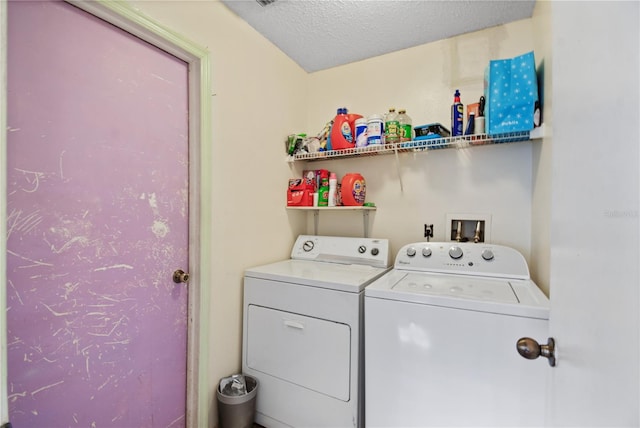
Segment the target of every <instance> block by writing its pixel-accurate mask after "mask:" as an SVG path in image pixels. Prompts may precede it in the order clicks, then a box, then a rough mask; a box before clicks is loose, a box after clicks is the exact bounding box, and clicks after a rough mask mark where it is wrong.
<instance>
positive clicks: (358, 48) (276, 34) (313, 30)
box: [221, 0, 535, 72]
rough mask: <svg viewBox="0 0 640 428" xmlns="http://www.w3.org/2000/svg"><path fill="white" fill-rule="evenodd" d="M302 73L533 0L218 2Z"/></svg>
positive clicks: (508, 15) (518, 11)
mask: <svg viewBox="0 0 640 428" xmlns="http://www.w3.org/2000/svg"><path fill="white" fill-rule="evenodd" d="M221 1H222V2H223V3H224V4H226V5H227V7H229V9H231V10H232V11H233V12H235V13H236V14H237V15H238V16H239V17H240V18H242V19H243V20H245V21H246V22H247V23H248V24H249V25H251V26H252V27H253V28H255V29H256V30H257V31H258V32H259V33H261V34H262V35H263V36H265V37H266V38H267V39H269V40H270V41H271V42H272V43H273V44H274V45H276V46H277V47H278V48H280V50H282V51H283V52H284V53H285V54H287V55H288V56H289V57H290V58H291V59H293V60H294V61H295V62H296V63H298V64H299V65H300V66H301V67H302V68H303V69H305V70H306V71H307V72H313V71H318V70H323V69H326V68H331V67H335V66H338V65H343V64H348V63H350V62H354V61H359V60H362V59H366V58H371V57H374V56H378V55H382V54H386V53H389V52H394V51H397V50H400V49H405V48H409V47H412V46H418V45H421V44H424V43H429V42H433V41H436V40H441V39H445V38H448V37H452V36H455V35H458V34H464V33H468V32H471V31H476V30H480V29H483V28H488V27H493V26H495V25H500V24H505V23H508V22H512V21H516V20H519V19H524V18H530V17H531V15H532V13H533V7H534V4H535V0H511V1H501V0H448V1H436V0H277V1H275V2H274V3H272V4H269V5H267V6H261V5H260V4H259V3H258V2H257V1H255V0H221Z"/></svg>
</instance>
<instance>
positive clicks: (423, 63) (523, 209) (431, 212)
mask: <svg viewBox="0 0 640 428" xmlns="http://www.w3.org/2000/svg"><path fill="white" fill-rule="evenodd" d="M533 48H534V43H533V34H532V24H531V20H522V21H518V22H514V23H511V24H508V25H503V26H498V27H494V28H490V29H487V30H483V31H478V32H474V33H470V34H466V35H462V36H459V37H455V38H451V39H447V40H443V41H439V42H435V43H429V44H426V45H421V46H418V47H414V48H410V49H405V50H402V51H399V52H395V53H391V54H387V55H383V56H379V57H376V58H372V59H368V60H364V61H360V62H356V63H352V64H348V65H345V66H341V67H336V68H332V69H329V70H325V71H319V72H316V73H313V74H310V75H309V82H310V86H309V93H308V101H307V105H306V108H307V111H308V117H307V128H306V129H305V130H304V131H306V132H307V133H309V134H314V135H315V134H316V133H317V132H318V131H320V130H321V129H322V127H323V125H324V124H325V123H326V122H327V121H328V120H330V119H331V118H332V117H333V116H334V115H335V111H336V108H337V107H342V106H346V107H347V108H349V111H350V112H352V113H359V114H362V115H364V116H365V117H366V116H369V115H371V114H373V113H384V112H385V111H387V110H388V108H389V107H395V108H396V110H399V109H401V108H405V109H406V110H407V113H408V114H409V116H411V118H412V119H413V124H414V125H419V124H427V123H432V122H440V123H442V124H443V125H445V126H446V127H447V128H450V108H451V107H450V106H451V103H452V102H453V93H454V91H455V89H460V91H461V94H462V97H461V99H462V102H463V103H464V104H469V103H474V102H478V100H479V97H480V96H481V95H482V94H483V90H484V86H483V82H484V81H483V79H484V69H485V67H486V65H487V64H488V63H489V60H490V59H497V58H509V57H512V56H516V55H519V54H522V53H525V52H528V51H531V50H533ZM532 144H538V143H520V144H508V145H492V146H486V147H478V148H473V149H469V150H439V151H429V152H426V153H419V154H415V155H413V154H401V155H400V162H399V168H397V166H396V165H397V164H396V163H395V158H394V156H376V157H366V158H362V159H356V160H351V159H347V160H345V159H338V160H333V161H321V162H313V163H307V164H306V167H308V168H311V169H318V168H326V169H329V170H331V171H335V172H337V173H338V175H339V177H341V176H342V175H343V174H345V173H347V172H360V173H361V174H362V175H363V176H364V177H365V179H366V182H367V200H369V201H372V202H375V203H376V205H377V207H378V209H377V211H376V212H375V214H372V215H371V219H370V230H371V236H372V237H378V238H389V239H390V240H391V245H392V254H395V252H396V251H397V250H399V248H400V247H401V246H402V245H404V244H407V243H409V242H416V241H422V240H424V238H423V231H424V228H423V225H424V224H425V223H433V224H434V229H435V236H434V240H444V239H445V219H446V215H447V214H448V213H480V214H486V213H488V214H491V219H492V233H491V238H492V242H493V243H497V244H503V245H508V246H512V247H515V248H517V249H518V250H520V251H521V252H522V253H523V254H524V255H525V257H527V258H529V254H530V247H531V213H532V211H531V192H532V181H531V177H532ZM398 172H399V173H400V176H401V178H402V182H403V185H404V190H403V191H401V190H400V183H399V179H398V177H399V175H398ZM310 217H311V216H310ZM312 231H313V229H311V228H310V229H309V232H312ZM319 233H320V234H328V235H348V236H349V235H355V236H359V235H360V236H361V234H362V219H361V217H360V216H358V215H355V214H349V213H347V214H343V213H322V214H321V217H320V228H319Z"/></svg>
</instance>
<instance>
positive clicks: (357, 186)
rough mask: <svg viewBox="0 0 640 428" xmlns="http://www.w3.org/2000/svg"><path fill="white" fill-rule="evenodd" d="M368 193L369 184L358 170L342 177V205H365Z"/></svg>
mask: <svg viewBox="0 0 640 428" xmlns="http://www.w3.org/2000/svg"><path fill="white" fill-rule="evenodd" d="M366 194H367V185H366V183H365V181H364V177H363V176H362V175H360V174H359V173H357V172H350V173H347V174H345V176H344V177H342V184H341V186H340V196H341V197H342V205H347V206H357V205H363V204H364V199H365V196H366Z"/></svg>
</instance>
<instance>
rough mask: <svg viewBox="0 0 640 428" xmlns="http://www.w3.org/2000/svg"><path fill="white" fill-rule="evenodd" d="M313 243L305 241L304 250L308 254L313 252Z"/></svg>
mask: <svg viewBox="0 0 640 428" xmlns="http://www.w3.org/2000/svg"><path fill="white" fill-rule="evenodd" d="M313 247H314V245H313V241H304V243H303V244H302V249H303V250H304V251H305V252H306V253H308V252H309V251H311V250H313Z"/></svg>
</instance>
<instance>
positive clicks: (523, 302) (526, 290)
mask: <svg viewBox="0 0 640 428" xmlns="http://www.w3.org/2000/svg"><path fill="white" fill-rule="evenodd" d="M364 295H365V300H366V299H369V298H374V299H383V300H389V301H397V302H407V303H417V304H423V305H432V306H441V307H447V308H454V309H464V310H473V311H481V312H490V313H496V314H504V315H514V316H523V317H529V318H539V319H549V308H550V305H549V299H548V298H547V296H545V295H544V293H542V291H540V289H539V288H538V287H537V286H536V284H535V283H534V282H533V281H531V280H529V279H526V280H522V279H513V278H488V277H477V276H471V275H447V274H438V273H432V274H427V273H407V272H404V271H400V270H398V269H393V270H391V271H390V272H389V273H387V274H386V275H383V276H382V277H380V278H378V279H377V280H376V281H374V282H373V283H372V284H370V285H368V286H367V287H366V288H365V291H364Z"/></svg>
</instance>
